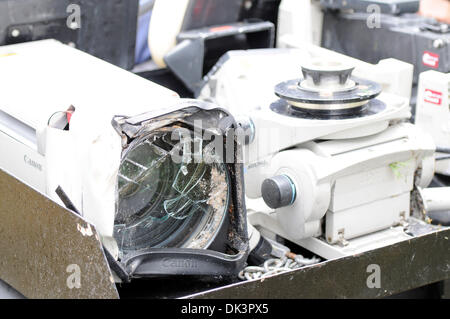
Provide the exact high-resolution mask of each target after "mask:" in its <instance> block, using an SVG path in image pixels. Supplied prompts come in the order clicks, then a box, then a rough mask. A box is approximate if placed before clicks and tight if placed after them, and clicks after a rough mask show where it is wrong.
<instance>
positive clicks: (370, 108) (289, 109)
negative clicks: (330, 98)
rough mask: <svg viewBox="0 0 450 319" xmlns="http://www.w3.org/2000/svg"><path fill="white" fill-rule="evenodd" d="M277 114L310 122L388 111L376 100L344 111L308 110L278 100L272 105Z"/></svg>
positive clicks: (344, 118) (357, 116)
mask: <svg viewBox="0 0 450 319" xmlns="http://www.w3.org/2000/svg"><path fill="white" fill-rule="evenodd" d="M270 109H271V110H272V111H274V112H275V113H278V114H281V115H285V116H290V117H296V118H301V119H308V120H346V119H353V118H360V117H366V116H371V115H375V114H378V113H381V112H383V111H384V110H385V109H386V104H384V103H383V102H382V101H380V100H377V99H374V100H370V101H369V102H368V103H366V104H365V105H363V106H361V107H359V108H354V109H342V110H321V111H318V110H313V111H311V110H306V109H300V108H297V107H293V106H292V105H289V103H288V102H287V101H286V100H278V101H276V102H274V103H272V104H271V105H270Z"/></svg>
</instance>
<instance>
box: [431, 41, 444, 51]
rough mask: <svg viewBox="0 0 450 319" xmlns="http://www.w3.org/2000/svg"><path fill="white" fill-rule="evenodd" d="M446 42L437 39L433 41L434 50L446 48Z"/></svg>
mask: <svg viewBox="0 0 450 319" xmlns="http://www.w3.org/2000/svg"><path fill="white" fill-rule="evenodd" d="M444 45H445V42H444V40H442V39H436V40H434V41H433V48H435V49H440V48H442V47H444Z"/></svg>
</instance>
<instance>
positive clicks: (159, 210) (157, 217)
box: [114, 131, 230, 254]
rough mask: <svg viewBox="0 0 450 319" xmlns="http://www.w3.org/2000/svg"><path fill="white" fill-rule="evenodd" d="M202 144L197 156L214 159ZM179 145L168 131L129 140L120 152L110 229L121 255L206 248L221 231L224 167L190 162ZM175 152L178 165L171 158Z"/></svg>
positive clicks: (227, 193) (225, 203)
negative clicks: (116, 198) (200, 154)
mask: <svg viewBox="0 0 450 319" xmlns="http://www.w3.org/2000/svg"><path fill="white" fill-rule="evenodd" d="M192 144H193V143H192ZM207 145H208V144H206V143H200V147H199V148H197V149H200V150H202V152H203V154H202V155H203V157H201V158H205V159H206V158H208V159H211V158H213V157H214V156H215V155H214V154H212V153H211V148H210V147H207ZM183 146H186V145H183V143H180V141H179V140H172V134H171V131H169V132H167V131H161V132H157V133H152V134H151V135H149V136H147V137H146V138H144V139H140V140H138V141H136V142H133V143H132V144H131V145H130V147H129V149H128V151H127V152H126V153H125V154H124V157H123V159H122V163H121V166H120V169H119V177H118V202H117V213H116V218H115V225H114V237H115V239H116V241H117V244H118V246H119V250H120V252H121V253H122V254H126V253H127V252H131V251H138V250H145V249H148V248H156V247H186V248H200V249H201V248H207V247H208V246H209V244H210V243H211V242H212V241H213V240H214V238H215V235H216V234H217V232H218V230H219V229H220V228H221V225H222V224H223V222H224V219H225V215H226V213H227V207H228V200H229V196H230V186H229V175H228V172H227V170H226V167H225V164H223V163H222V162H220V161H219V160H216V161H211V160H208V161H204V160H195V161H194V159H193V157H192V156H190V155H192V154H191V153H190V152H191V150H193V149H194V146H192V147H188V148H185V147H183ZM176 152H178V153H180V154H182V155H183V159H184V160H183V161H182V162H181V161H174V160H173V157H172V155H173V154H174V153H176ZM187 158H188V159H189V160H186V159H187ZM180 162H181V163H180Z"/></svg>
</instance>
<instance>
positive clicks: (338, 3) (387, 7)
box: [320, 0, 420, 14]
mask: <svg viewBox="0 0 450 319" xmlns="http://www.w3.org/2000/svg"><path fill="white" fill-rule="evenodd" d="M419 3H420V1H419V0H320V5H321V6H322V7H323V8H328V9H334V10H346V9H349V10H352V11H353V12H367V10H368V9H370V8H368V7H369V6H371V5H376V6H378V8H379V12H380V13H389V14H401V13H414V12H417V11H418V10H419Z"/></svg>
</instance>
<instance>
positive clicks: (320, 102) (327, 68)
mask: <svg viewBox="0 0 450 319" xmlns="http://www.w3.org/2000/svg"><path fill="white" fill-rule="evenodd" d="M353 69H354V68H353V67H352V66H349V65H345V64H343V63H341V62H335V61H326V60H313V61H311V63H309V64H307V65H304V66H302V73H303V77H302V78H300V79H295V80H289V81H285V82H282V83H279V84H278V85H277V86H276V87H275V94H276V95H277V96H278V97H280V98H281V99H283V100H284V101H286V102H287V103H288V104H289V105H290V106H291V107H293V108H295V109H297V110H301V111H306V112H308V113H310V114H321V115H324V114H325V115H356V114H358V113H361V112H363V111H364V110H366V109H367V108H368V107H370V103H369V102H370V101H371V100H372V99H373V98H375V97H376V96H377V95H378V94H380V93H381V85H379V84H378V83H375V82H373V81H369V80H365V79H361V78H356V77H352V76H351V73H352V71H353Z"/></svg>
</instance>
